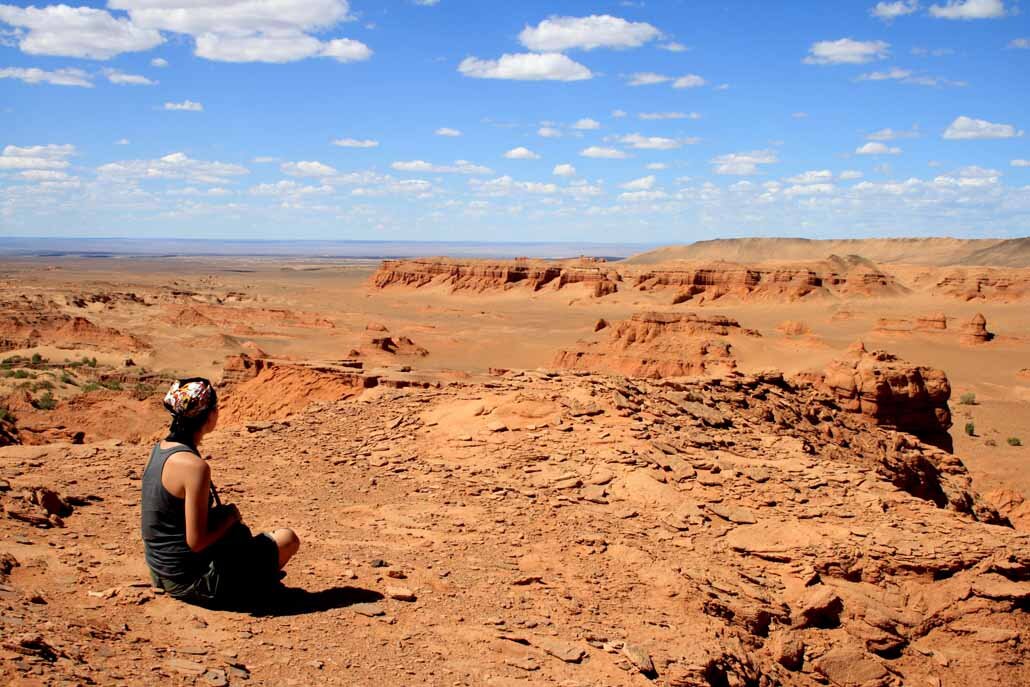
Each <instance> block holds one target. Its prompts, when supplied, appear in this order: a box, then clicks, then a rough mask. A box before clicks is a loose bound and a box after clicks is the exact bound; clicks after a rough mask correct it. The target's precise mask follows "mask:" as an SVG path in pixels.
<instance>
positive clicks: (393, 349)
mask: <svg viewBox="0 0 1030 687" xmlns="http://www.w3.org/2000/svg"><path fill="white" fill-rule="evenodd" d="M377 354H386V355H388V356H398V357H405V356H412V357H416V358H424V357H425V356H427V355H429V351H427V350H426V349H425V348H422V347H421V346H419V345H417V344H416V343H415V342H414V341H412V340H411V339H410V338H409V337H407V336H396V335H391V334H390V330H389V329H387V328H386V327H385V326H384V325H382V324H378V323H371V324H368V325H367V326H366V327H365V332H364V334H363V336H362V341H361V343H360V344H359V347H358V348H355V349H353V350H351V352H350V355H351V356H352V357H362V356H375V355H377Z"/></svg>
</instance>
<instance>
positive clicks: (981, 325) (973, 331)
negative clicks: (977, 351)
mask: <svg viewBox="0 0 1030 687" xmlns="http://www.w3.org/2000/svg"><path fill="white" fill-rule="evenodd" d="M993 338H994V334H992V333H991V332H989V331H987V318H986V317H984V316H983V314H982V313H977V314H976V315H974V316H973V319H971V320H970V321H969V322H967V323H966V324H964V325H963V326H962V338H961V339H959V340H960V341H961V342H962V343H964V344H967V345H970V346H976V345H979V344H983V343H987V342H988V341H990V340H991V339H993Z"/></svg>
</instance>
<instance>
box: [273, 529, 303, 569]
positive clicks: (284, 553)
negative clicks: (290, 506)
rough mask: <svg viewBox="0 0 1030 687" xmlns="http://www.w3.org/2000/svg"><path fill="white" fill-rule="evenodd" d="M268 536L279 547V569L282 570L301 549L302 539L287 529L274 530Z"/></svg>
mask: <svg viewBox="0 0 1030 687" xmlns="http://www.w3.org/2000/svg"><path fill="white" fill-rule="evenodd" d="M268 536H270V537H271V538H272V540H273V541H275V545H276V546H277V547H279V569H280V570H282V569H283V568H284V567H286V564H287V563H288V562H289V560H290V559H291V558H293V555H294V554H295V553H297V550H298V549H299V548H300V537H298V536H297V533H296V532H294V531H293V530H291V529H286V528H283V529H279V530H273V531H271V532H269V533H268Z"/></svg>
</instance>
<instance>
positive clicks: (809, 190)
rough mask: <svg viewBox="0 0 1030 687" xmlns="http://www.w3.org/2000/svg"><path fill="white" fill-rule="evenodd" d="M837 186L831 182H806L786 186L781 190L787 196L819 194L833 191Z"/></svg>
mask: <svg viewBox="0 0 1030 687" xmlns="http://www.w3.org/2000/svg"><path fill="white" fill-rule="evenodd" d="M836 190H837V187H836V186H834V185H833V184H806V185H804V186H788V187H787V188H785V189H784V190H783V195H784V196H786V197H787V198H793V197H795V196H821V195H826V194H829V193H833V192H834V191H836Z"/></svg>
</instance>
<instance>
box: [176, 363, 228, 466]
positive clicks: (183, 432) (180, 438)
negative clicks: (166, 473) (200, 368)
mask: <svg viewBox="0 0 1030 687" xmlns="http://www.w3.org/2000/svg"><path fill="white" fill-rule="evenodd" d="M198 381H199V382H205V383H207V384H208V385H209V386H210V387H211V404H210V405H208V407H207V408H205V409H204V410H203V412H201V413H200V414H199V415H196V416H195V417H182V416H178V415H173V416H172V424H171V425H170V426H169V428H168V436H166V437H165V441H174V442H177V443H180V444H183V445H185V446H189V447H190V448H191V449H193V450H194V452H195V451H196V450H197V445H196V441H195V440H196V436H197V431H198V430H200V428H201V427H203V426H204V423H205V422H207V419H208V417H210V416H211V413H212V412H213V411H214V410H215V409H216V408H217V407H218V394H217V393H216V392H215V387H214V386H213V385H212V384H211V382H208V381H207V380H206V379H203V378H201V377H194V378H191V379H184V380H181V382H183V383H188V382H198Z"/></svg>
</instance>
